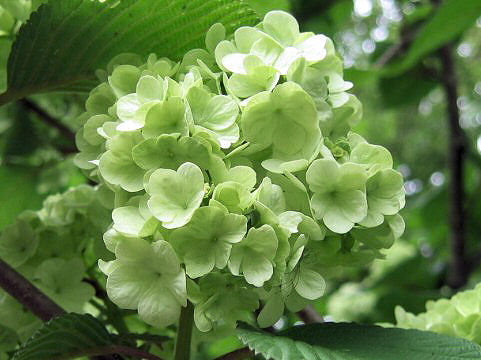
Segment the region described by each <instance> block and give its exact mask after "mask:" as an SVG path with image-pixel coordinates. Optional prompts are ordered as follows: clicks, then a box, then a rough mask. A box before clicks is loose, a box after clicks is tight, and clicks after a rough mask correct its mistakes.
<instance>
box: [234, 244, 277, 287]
mask: <svg viewBox="0 0 481 360" xmlns="http://www.w3.org/2000/svg"><path fill="white" fill-rule="evenodd" d="M242 272H243V274H244V277H245V279H246V281H247V282H248V283H249V284H251V285H254V286H256V287H262V286H263V285H264V282H266V281H267V280H269V279H270V278H271V277H272V274H273V272H274V270H273V266H272V263H271V262H270V261H269V260H267V259H266V258H264V257H262V256H258V255H257V256H256V254H255V253H254V254H253V255H251V256H249V252H247V256H245V257H244V260H243V262H242Z"/></svg>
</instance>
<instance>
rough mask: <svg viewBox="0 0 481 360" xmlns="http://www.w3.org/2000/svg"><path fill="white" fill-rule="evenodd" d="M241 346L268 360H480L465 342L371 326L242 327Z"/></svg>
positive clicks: (477, 350) (475, 349)
mask: <svg viewBox="0 0 481 360" xmlns="http://www.w3.org/2000/svg"><path fill="white" fill-rule="evenodd" d="M238 336H239V338H240V339H241V341H242V342H243V343H244V344H246V345H248V346H249V347H250V348H251V349H253V350H254V351H255V352H256V353H260V354H262V355H263V356H265V357H266V358H267V359H274V360H288V359H306V360H314V359H315V360H324V359H325V360H328V359H329V360H373V359H383V360H399V359H410V360H426V359H433V360H434V359H436V360H455V359H458V360H459V359H466V360H467V359H473V360H474V359H480V358H481V347H480V346H479V345H477V344H475V343H472V342H470V341H467V340H464V339H459V338H454V337H450V336H446V335H439V334H435V333H432V332H427V331H419V330H404V329H397V328H382V327H380V326H373V325H358V324H348V323H323V324H310V325H305V326H297V327H293V328H290V329H287V330H285V331H282V332H280V333H279V334H275V335H274V334H271V333H267V332H263V331H260V330H257V329H254V328H251V327H246V326H243V327H241V328H239V329H238Z"/></svg>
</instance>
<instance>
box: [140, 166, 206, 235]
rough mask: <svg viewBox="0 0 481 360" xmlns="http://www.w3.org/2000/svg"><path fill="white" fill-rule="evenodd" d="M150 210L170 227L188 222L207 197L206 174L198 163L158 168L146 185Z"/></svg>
mask: <svg viewBox="0 0 481 360" xmlns="http://www.w3.org/2000/svg"><path fill="white" fill-rule="evenodd" d="M146 190H147V192H148V193H149V195H150V199H149V200H148V202H147V205H148V208H149V210H150V211H151V213H152V214H153V215H154V216H155V217H156V218H157V219H159V220H160V221H161V222H162V226H163V227H165V228H167V229H174V228H178V227H181V226H183V225H185V224H187V223H188V222H189V220H190V219H191V217H192V215H193V214H194V211H195V210H196V209H197V208H198V207H199V206H200V204H201V202H202V199H203V198H204V175H203V174H202V171H201V170H200V169H199V167H198V166H197V165H194V164H192V163H188V162H187V163H184V164H182V165H181V166H180V167H179V169H178V170H177V171H174V170H171V169H157V170H155V171H154V172H153V173H152V175H150V178H149V183H148V185H147V189H146Z"/></svg>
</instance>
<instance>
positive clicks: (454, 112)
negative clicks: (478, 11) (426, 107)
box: [439, 45, 468, 289]
mask: <svg viewBox="0 0 481 360" xmlns="http://www.w3.org/2000/svg"><path fill="white" fill-rule="evenodd" d="M439 58H440V60H441V63H442V85H443V87H444V91H445V93H446V100H447V110H448V123H449V130H450V137H449V169H450V172H451V183H450V194H449V199H450V219H449V220H450V225H451V229H450V232H451V256H452V257H451V269H450V274H449V276H448V284H449V285H450V286H451V287H452V288H453V289H459V288H460V287H462V286H464V285H465V284H466V282H467V274H468V269H467V261H466V239H465V219H466V214H465V209H464V197H465V194H464V161H465V155H466V146H465V138H464V132H463V130H462V129H461V126H460V124H459V110H458V106H457V99H458V92H457V78H456V71H455V65H454V59H453V55H452V47H451V45H446V46H444V47H443V48H441V50H440V52H439Z"/></svg>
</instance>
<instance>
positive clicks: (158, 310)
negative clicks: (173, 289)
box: [139, 281, 181, 328]
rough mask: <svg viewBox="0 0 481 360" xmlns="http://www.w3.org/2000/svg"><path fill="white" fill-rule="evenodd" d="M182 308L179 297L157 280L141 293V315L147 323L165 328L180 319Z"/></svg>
mask: <svg viewBox="0 0 481 360" xmlns="http://www.w3.org/2000/svg"><path fill="white" fill-rule="evenodd" d="M180 308H181V306H180V304H179V302H178V301H177V299H176V298H175V297H174V296H173V295H172V294H171V293H170V292H169V291H168V290H167V289H166V288H165V287H164V286H163V285H162V283H161V282H160V281H156V282H154V283H153V284H152V285H151V287H150V288H149V289H148V290H147V291H145V292H144V293H143V294H142V295H141V299H140V301H139V316H140V318H141V319H142V320H144V321H145V322H146V323H147V324H149V325H152V326H155V327H159V328H163V327H166V326H168V325H172V324H173V323H175V322H176V321H177V320H178V319H179V316H180Z"/></svg>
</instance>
